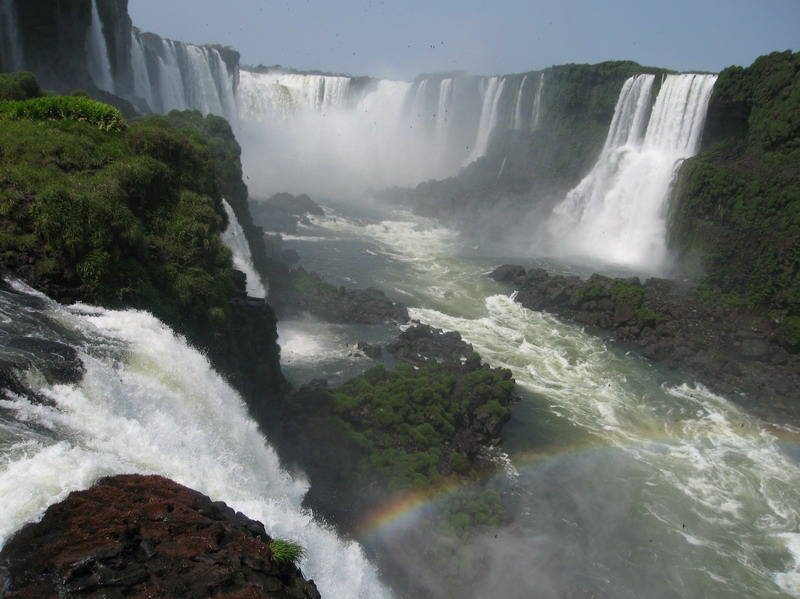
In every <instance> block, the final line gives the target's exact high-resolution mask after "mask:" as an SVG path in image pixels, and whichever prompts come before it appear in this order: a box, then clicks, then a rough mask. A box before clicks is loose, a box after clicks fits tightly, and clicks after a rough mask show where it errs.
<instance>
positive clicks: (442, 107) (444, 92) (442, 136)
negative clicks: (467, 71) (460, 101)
mask: <svg viewBox="0 0 800 599" xmlns="http://www.w3.org/2000/svg"><path fill="white" fill-rule="evenodd" d="M452 111H453V79H452V77H447V78H446V79H442V81H441V83H440V84H439V104H438V105H437V107H436V145H437V146H439V147H440V148H442V149H443V150H444V149H446V147H447V140H448V132H449V128H448V124H449V123H450V114H451V113H452Z"/></svg>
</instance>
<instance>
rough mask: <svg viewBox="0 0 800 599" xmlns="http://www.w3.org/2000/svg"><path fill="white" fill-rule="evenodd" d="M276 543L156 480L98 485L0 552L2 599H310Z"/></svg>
mask: <svg viewBox="0 0 800 599" xmlns="http://www.w3.org/2000/svg"><path fill="white" fill-rule="evenodd" d="M282 546H283V547H285V546H286V542H285V541H280V540H276V539H273V538H272V537H270V536H269V535H268V534H267V532H266V531H265V530H264V525H263V524H261V523H260V522H256V521H254V520H250V519H249V518H247V517H246V516H245V515H243V514H241V513H240V512H236V511H234V510H233V509H232V508H230V507H228V506H227V505H226V504H224V503H223V502H221V501H212V500H211V499H210V498H208V497H207V496H205V495H203V494H201V493H198V492H197V491H193V490H191V489H188V488H186V487H184V486H182V485H179V484H177V483H175V482H173V481H171V480H168V479H166V478H163V477H160V476H142V475H125V476H115V477H109V478H105V479H102V480H100V481H99V482H98V483H97V484H95V485H94V486H93V487H91V488H90V489H88V490H85V491H76V492H73V493H70V495H69V496H68V497H67V498H66V499H65V500H64V501H61V502H59V503H57V504H55V505H52V506H50V508H48V509H47V511H46V512H45V514H44V516H43V517H42V519H41V520H40V521H39V522H36V523H33V524H28V525H26V526H25V527H23V528H22V529H21V530H19V531H18V532H17V533H16V534H15V535H14V536H13V537H12V538H11V539H10V540H9V541H8V543H6V545H5V546H4V547H3V550H2V551H0V565H2V569H0V590H3V589H5V593H4V594H3V596H4V597H7V598H8V599H12V598H14V599H27V598H30V599H34V598H35V599H47V598H50V597H52V598H56V597H59V598H77V597H87V598H88V597H105V598H108V599H111V598H121V597H135V598H142V599H143V598H145V597H176V598H177V597H181V598H186V599H189V598H197V599H201V598H202V599H205V598H206V597H212V596H213V597H221V598H223V597H224V598H229V599H235V598H243V597H252V598H254V599H255V598H262V597H263V598H264V599H266V598H271V599H319V597H320V595H319V593H318V592H317V589H316V587H315V586H314V582H313V581H306V580H305V579H304V578H303V576H302V573H301V572H300V569H299V568H298V567H297V565H296V564H295V563H294V561H293V560H291V559H287V558H286V557H285V556H284V555H282V553H281V549H282Z"/></svg>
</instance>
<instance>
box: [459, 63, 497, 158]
mask: <svg viewBox="0 0 800 599" xmlns="http://www.w3.org/2000/svg"><path fill="white" fill-rule="evenodd" d="M505 84H506V80H505V78H503V79H501V78H500V77H492V78H491V79H489V81H488V83H487V85H486V91H485V93H484V95H483V107H482V108H481V119H480V123H479V125H478V135H477V137H476V138H475V143H474V144H473V146H472V151H471V152H470V154H469V157H467V159H466V160H465V161H464V165H465V166H466V165H467V164H469V163H470V162H474V161H475V160H477V159H478V158H480V157H481V156H483V155H484V154H485V153H486V150H487V148H488V147H489V139H490V138H491V135H492V132H493V131H494V127H495V125H496V124H497V107H498V104H499V103H500V97H501V96H502V95H503V88H504V87H505Z"/></svg>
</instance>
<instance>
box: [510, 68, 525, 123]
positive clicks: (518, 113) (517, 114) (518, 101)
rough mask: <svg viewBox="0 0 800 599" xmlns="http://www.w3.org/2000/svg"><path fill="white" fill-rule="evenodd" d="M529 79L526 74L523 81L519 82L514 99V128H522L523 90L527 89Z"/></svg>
mask: <svg viewBox="0 0 800 599" xmlns="http://www.w3.org/2000/svg"><path fill="white" fill-rule="evenodd" d="M527 81H528V76H527V75H525V76H524V77H523V78H522V82H521V83H520V84H519V88H518V89H517V95H516V98H515V100H514V125H513V126H514V129H516V130H519V129H522V98H523V95H522V94H523V92H524V91H525V82H527Z"/></svg>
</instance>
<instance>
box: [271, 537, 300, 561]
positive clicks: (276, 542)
mask: <svg viewBox="0 0 800 599" xmlns="http://www.w3.org/2000/svg"><path fill="white" fill-rule="evenodd" d="M269 550H270V552H271V554H272V561H273V562H275V563H276V564H278V565H279V566H285V565H288V564H292V565H295V566H296V565H297V563H298V562H299V561H300V560H301V559H303V557H304V556H305V554H306V552H305V549H303V547H302V546H301V545H299V544H297V543H294V542H292V541H286V540H283V539H273V540H271V541H270V542H269Z"/></svg>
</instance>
